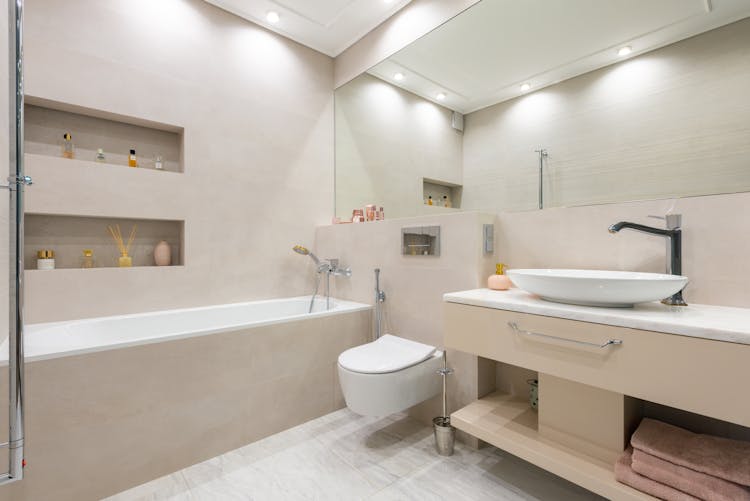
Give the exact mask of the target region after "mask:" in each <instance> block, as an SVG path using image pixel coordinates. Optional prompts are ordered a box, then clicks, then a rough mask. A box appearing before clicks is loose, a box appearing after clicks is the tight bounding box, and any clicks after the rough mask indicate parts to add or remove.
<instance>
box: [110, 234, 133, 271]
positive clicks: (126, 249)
mask: <svg viewBox="0 0 750 501" xmlns="http://www.w3.org/2000/svg"><path fill="white" fill-rule="evenodd" d="M107 229H108V230H109V234H110V235H112V239H113V240H114V241H115V244H117V248H118V249H119V250H120V258H119V260H118V264H119V265H120V267H123V268H125V267H129V266H133V259H132V258H131V257H130V247H131V246H132V245H133V241H134V240H135V232H136V230H137V229H138V225H137V224H134V225H133V228H131V230H130V236H128V243H127V244H126V243H125V240H124V239H123V238H122V231H121V230H120V225H119V224H116V225H114V226H110V225H107Z"/></svg>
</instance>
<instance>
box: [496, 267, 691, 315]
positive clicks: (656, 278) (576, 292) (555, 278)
mask: <svg viewBox="0 0 750 501" xmlns="http://www.w3.org/2000/svg"><path fill="white" fill-rule="evenodd" d="M507 274H508V277H510V279H511V280H512V281H513V283H514V284H516V286H517V287H518V288H520V289H523V290H525V291H526V292H531V293H532V294H536V295H538V296H540V297H541V298H542V299H546V300H547V301H554V302H556V303H566V304H580V305H584V306H605V307H616V308H627V307H631V306H633V305H634V304H637V303H647V302H650V301H657V300H660V299H664V298H667V297H669V296H671V295H672V294H674V293H675V292H678V291H680V290H682V289H683V288H684V287H685V286H686V285H687V283H688V278H687V277H683V276H678V275H666V274H661V273H638V272H631V271H599V270H508V271H507Z"/></svg>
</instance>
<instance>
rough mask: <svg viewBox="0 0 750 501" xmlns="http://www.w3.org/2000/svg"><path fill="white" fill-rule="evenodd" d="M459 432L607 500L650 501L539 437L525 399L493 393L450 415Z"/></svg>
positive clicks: (596, 463) (602, 465)
mask: <svg viewBox="0 0 750 501" xmlns="http://www.w3.org/2000/svg"><path fill="white" fill-rule="evenodd" d="M451 424H452V425H453V426H455V427H456V428H458V429H459V430H461V431H464V432H466V433H469V434H470V435H472V436H474V437H477V438H479V439H480V440H483V441H485V442H487V443H489V444H492V445H494V446H495V447H498V448H500V449H503V450H505V451H508V452H510V453H511V454H513V455H515V456H518V457H520V458H521V459H524V460H526V461H529V462H530V463H533V464H536V465H537V466H540V467H542V468H544V469H545V470H547V471H550V472H552V473H554V474H555V475H558V476H560V477H563V478H565V479H568V480H570V481H572V482H575V483H577V484H579V485H581V486H583V487H585V488H587V489H589V490H591V491H593V492H597V493H599V494H602V495H605V496H607V497H608V498H610V499H619V500H646V499H654V498H652V497H651V496H648V495H646V494H644V493H642V492H639V491H636V490H635V489H632V488H630V487H628V486H627V485H624V484H621V483H620V482H618V481H617V480H615V475H614V471H613V468H612V464H611V463H608V462H606V461H602V460H600V459H597V458H594V457H591V456H588V455H586V454H582V453H581V452H579V451H576V450H575V449H573V448H569V447H566V446H565V445H562V444H560V443H558V442H556V441H554V440H550V439H547V438H545V437H544V436H543V435H541V434H540V433H539V415H538V413H537V412H536V411H535V410H533V409H532V408H531V407H530V406H529V401H528V399H527V398H522V397H519V396H516V395H512V394H509V393H505V392H502V391H497V392H493V393H491V394H489V395H487V396H485V397H483V398H480V399H479V400H476V401H474V402H472V403H471V404H469V405H467V406H466V407H463V408H461V409H459V410H458V411H456V412H454V413H453V414H452V415H451Z"/></svg>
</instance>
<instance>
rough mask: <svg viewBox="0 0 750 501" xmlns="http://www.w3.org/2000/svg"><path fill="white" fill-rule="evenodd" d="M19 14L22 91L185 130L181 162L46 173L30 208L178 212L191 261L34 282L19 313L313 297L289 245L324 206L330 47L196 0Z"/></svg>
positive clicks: (305, 265)
mask: <svg viewBox="0 0 750 501" xmlns="http://www.w3.org/2000/svg"><path fill="white" fill-rule="evenodd" d="M25 21H26V26H25V43H26V47H25V56H26V92H27V93H28V94H29V95H31V96H35V97H40V98H46V99H50V100H53V101H58V102H63V103H71V104H74V105H77V106H82V107H86V108H91V109H95V110H102V111H105V112H108V113H112V114H119V115H125V116H131V117H137V118H140V119H143V120H151V121H154V122H159V123H166V124H173V125H176V126H178V127H184V152H183V153H184V170H185V172H184V173H183V174H170V173H158V174H164V176H160V179H159V181H158V186H159V187H160V189H159V190H154V189H152V188H153V187H152V186H150V185H149V182H150V180H151V179H152V178H151V177H150V176H148V175H146V174H148V173H146V172H145V169H144V172H131V170H128V169H124V171H125V172H123V173H121V174H122V176H128V178H129V179H130V180H129V181H127V182H122V179H121V180H120V181H116V178H117V177H118V176H119V174H118V175H115V174H114V173H111V174H112V175H110V172H109V171H107V173H103V174H102V176H96V175H92V176H91V177H90V178H86V177H85V176H84V177H82V178H80V179H79V178H76V179H78V182H75V183H71V182H65V181H64V179H63V180H61V182H60V183H61V184H56V181H57V175H56V174H55V175H50V176H49V177H47V178H46V179H44V178H43V176H40V178H39V179H37V180H36V184H35V186H34V187H31V188H30V189H29V191H32V190H34V189H36V193H37V195H38V196H36V197H35V195H34V194H33V193H31V194H30V195H29V197H30V200H31V199H32V197H35V198H34V199H33V202H34V204H36V205H37V206H38V207H44V208H46V209H50V210H52V209H54V208H55V207H57V208H59V209H60V210H63V209H64V210H65V213H67V214H72V215H75V214H84V215H98V216H105V217H125V218H127V217H141V218H149V219H177V220H184V221H185V247H184V258H185V268H184V270H182V271H178V270H172V271H174V273H169V274H168V275H167V276H161V277H160V278H159V279H158V281H157V279H156V276H155V275H154V274H149V273H142V272H134V273H132V274H128V273H121V274H119V275H111V274H108V273H94V274H88V273H86V274H80V273H79V274H73V275H71V274H67V275H66V274H64V273H62V274H61V273H58V272H52V273H50V274H46V275H43V276H35V277H30V279H29V281H28V283H27V286H28V287H27V303H26V304H27V308H26V314H27V320H28V321H29V322H37V321H50V320H62V319H69V318H81V317H94V316H99V315H102V314H116V313H129V312H138V311H149V310H160V309H165V308H175V307H189V306H197V305H206V304H221V303H227V302H237V301H245V300H253V299H261V298H272V297H288V296H294V295H299V294H302V293H306V292H308V290H309V284H310V283H311V280H312V266H311V265H310V262H309V260H303V259H300V257H299V256H297V255H296V254H294V253H293V252H292V251H291V247H292V246H293V245H294V244H295V243H303V244H308V245H310V244H311V242H312V241H313V238H314V227H315V225H316V224H324V223H327V222H329V221H330V218H331V214H332V212H333V168H332V165H333V93H332V88H333V60H332V59H331V58H330V57H328V56H325V55H323V54H320V53H318V52H315V51H313V50H311V49H309V48H306V47H303V46H301V45H299V44H297V43H295V42H292V41H290V40H288V39H286V38H283V37H281V36H278V35H276V34H273V33H270V32H268V31H266V30H264V29H263V28H261V27H259V26H257V25H254V24H252V23H249V22H247V21H245V20H243V19H240V18H239V17H236V16H234V15H231V14H229V13H227V12H225V11H223V10H220V9H218V8H216V7H213V6H211V5H209V4H208V3H206V2H203V1H201V0H185V1H163V2H162V1H159V2H151V1H146V0H138V1H136V2H133V1H126V0H114V1H110V2H93V3H92V2H86V1H83V0H74V1H71V2H65V3H61V2H56V1H53V0H33V1H29V2H26V19H25ZM4 95H5V94H3V96H4ZM71 132H72V133H73V136H74V138H75V137H76V134H75V130H71ZM136 146H137V145H136ZM102 168H105V167H102ZM109 170H118V171H119V168H110V169H109ZM165 176H166V177H165ZM167 180H170V181H172V183H171V184H170V183H168V182H167ZM118 187H119V190H118ZM41 197H44V199H41ZM269 270H273V273H269ZM141 271H142V270H141ZM71 277H73V278H72V280H73V283H74V284H75V293H73V294H70V293H61V291H66V290H67V291H69V290H70V285H71Z"/></svg>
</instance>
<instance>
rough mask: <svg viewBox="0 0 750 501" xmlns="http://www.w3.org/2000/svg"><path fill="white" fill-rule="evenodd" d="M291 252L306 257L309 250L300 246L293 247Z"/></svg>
mask: <svg viewBox="0 0 750 501" xmlns="http://www.w3.org/2000/svg"><path fill="white" fill-rule="evenodd" d="M292 250H293V251H294V252H296V253H297V254H302V255H303V256H307V255H308V254H310V249H308V248H307V247H303V246H301V245H295V246H294V247H292Z"/></svg>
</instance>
